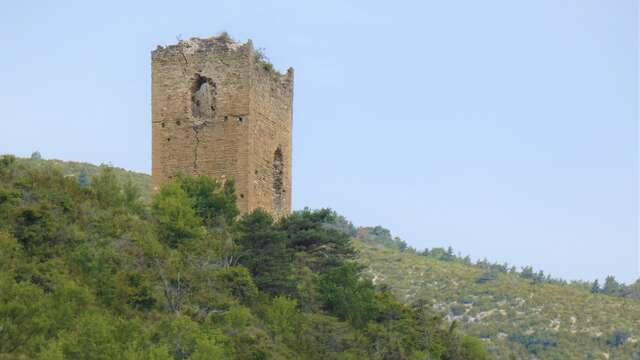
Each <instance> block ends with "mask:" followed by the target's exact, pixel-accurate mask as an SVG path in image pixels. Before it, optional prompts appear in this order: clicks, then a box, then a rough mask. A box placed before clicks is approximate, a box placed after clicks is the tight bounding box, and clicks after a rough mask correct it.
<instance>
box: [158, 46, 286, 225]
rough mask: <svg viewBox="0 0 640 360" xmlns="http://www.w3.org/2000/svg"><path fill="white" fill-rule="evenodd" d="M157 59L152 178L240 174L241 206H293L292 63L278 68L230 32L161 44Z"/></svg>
mask: <svg viewBox="0 0 640 360" xmlns="http://www.w3.org/2000/svg"><path fill="white" fill-rule="evenodd" d="M151 65H152V66H151V67H152V71H151V72H152V85H151V93H152V95H151V98H152V178H153V187H154V189H155V190H157V189H158V188H159V186H160V185H161V184H162V183H163V182H164V181H166V180H167V179H169V178H170V177H171V176H173V175H174V174H175V173H177V172H182V173H184V174H188V175H206V176H210V177H212V178H215V179H218V180H219V181H225V179H229V178H234V179H235V181H236V194H237V196H238V207H239V208H240V211H241V212H243V213H246V212H249V211H252V210H254V209H256V208H263V209H265V210H267V211H269V212H270V213H271V214H273V215H274V216H275V217H280V216H282V215H285V214H288V213H289V212H290V211H291V126H292V100H293V69H291V68H290V69H289V70H288V71H287V73H286V74H280V73H279V72H277V71H276V70H274V69H273V67H272V66H271V64H270V63H268V62H266V61H265V60H264V58H263V57H262V56H261V54H260V52H258V51H256V50H255V49H254V48H253V45H252V43H251V40H249V41H247V42H246V43H245V44H239V43H236V42H234V41H233V40H232V39H230V38H229V37H228V36H226V35H225V34H223V35H221V36H219V37H213V38H208V39H198V38H192V39H190V40H188V41H180V42H178V44H176V45H171V46H167V47H160V46H159V47H158V48H157V49H156V50H154V51H153V52H152V54H151Z"/></svg>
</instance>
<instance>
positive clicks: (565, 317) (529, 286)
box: [359, 242, 640, 359]
mask: <svg viewBox="0 0 640 360" xmlns="http://www.w3.org/2000/svg"><path fill="white" fill-rule="evenodd" d="M359 250H360V253H361V260H362V262H363V263H364V264H366V265H368V266H369V267H370V269H371V272H372V274H371V276H372V277H373V278H374V279H375V281H376V282H377V283H386V284H389V285H390V286H391V287H392V288H393V289H394V291H395V292H396V293H397V295H398V296H399V298H400V299H402V300H403V301H406V302H408V303H411V302H413V301H416V300H418V299H423V300H426V301H428V302H430V303H431V304H432V305H433V307H434V308H435V309H436V310H438V311H441V312H443V313H445V314H448V318H449V319H450V320H457V321H458V322H459V323H460V324H462V325H463V326H464V327H465V328H466V329H467V332H468V333H469V334H471V335H476V336H479V337H481V338H484V339H486V341H488V342H489V343H490V345H489V346H488V347H489V348H491V349H492V351H493V353H494V354H495V355H496V356H497V357H498V358H505V359H509V354H513V355H515V357H516V358H535V357H536V356H537V357H538V358H541V359H556V358H557V359H573V358H575V359H588V358H593V359H600V358H603V359H604V358H607V355H609V358H611V359H632V358H633V357H632V356H634V355H632V354H634V353H635V352H636V351H638V350H639V348H640V301H638V300H631V299H624V298H619V297H612V296H607V295H600V294H598V295H594V294H591V293H590V292H588V291H586V290H581V289H578V288H576V287H573V286H567V285H558V284H533V283H532V282H531V281H528V280H525V279H521V278H520V277H518V276H516V275H509V274H499V275H498V277H497V279H495V280H492V281H489V282H487V283H483V284H479V283H476V278H477V277H478V276H479V275H480V274H482V273H483V272H484V271H483V270H482V269H480V268H478V267H475V266H468V265H464V264H461V263H455V262H445V261H441V260H436V259H432V258H427V257H423V256H419V255H416V254H413V253H410V252H405V253H401V252H399V251H397V250H391V249H387V248H384V247H382V246H378V245H376V244H371V243H368V244H365V243H363V242H359ZM454 313H455V314H457V315H454ZM616 330H623V331H626V332H629V334H630V337H629V338H628V339H626V341H624V343H623V344H622V345H619V346H611V345H609V344H607V340H608V339H610V337H611V335H612V334H613V333H614V331H616ZM610 341H611V340H610ZM554 342H555V345H553V343H554ZM526 345H528V346H529V349H530V350H531V351H528V350H527V349H525V346H526ZM638 355H640V353H638Z"/></svg>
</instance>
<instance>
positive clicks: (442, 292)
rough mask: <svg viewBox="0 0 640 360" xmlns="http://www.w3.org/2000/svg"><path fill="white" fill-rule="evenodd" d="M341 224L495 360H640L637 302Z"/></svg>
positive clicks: (65, 168) (377, 262)
mask: <svg viewBox="0 0 640 360" xmlns="http://www.w3.org/2000/svg"><path fill="white" fill-rule="evenodd" d="M19 162H20V163H22V164H24V165H25V166H28V167H31V168H38V169H45V168H51V169H58V170H60V171H61V172H62V173H63V174H65V175H66V176H68V177H72V178H74V179H76V180H78V177H79V176H80V174H81V173H83V172H84V173H86V174H87V175H88V178H89V179H90V178H92V177H93V176H97V175H99V174H100V172H101V171H102V170H103V169H104V167H98V166H94V165H91V164H85V163H73V162H62V161H57V160H55V161H51V160H47V161H45V160H31V159H20V160H19ZM113 172H114V174H115V176H116V177H117V178H118V179H119V180H120V181H121V182H122V183H125V182H129V181H130V182H132V183H133V184H137V185H138V186H140V187H141V189H142V192H141V194H142V195H143V196H142V197H143V198H144V199H145V200H144V201H143V202H144V203H149V202H150V190H149V187H150V177H149V176H148V175H145V174H138V173H134V172H129V171H126V170H123V169H114V170H113ZM338 220H339V221H337V222H336V223H335V224H333V227H334V228H336V229H339V230H340V231H342V232H345V233H348V234H350V235H352V236H353V237H356V238H357V240H355V241H354V245H355V247H356V248H357V250H358V251H359V255H358V256H359V257H358V260H359V261H360V262H361V263H363V264H364V265H366V266H367V270H366V271H365V274H367V275H368V276H370V277H371V279H373V282H374V283H376V284H377V285H382V284H387V285H388V286H389V287H390V289H391V290H392V291H393V292H394V293H395V294H396V296H397V297H398V299H399V300H400V301H402V302H404V303H406V304H416V303H424V304H425V305H426V307H427V308H429V309H432V310H433V311H434V312H436V313H439V314H442V316H444V319H445V320H446V321H453V320H455V322H456V324H458V326H460V327H461V328H463V329H464V330H465V332H467V333H469V334H471V335H474V336H477V337H479V338H481V339H483V342H484V343H485V345H486V347H487V348H488V349H489V350H490V351H491V353H492V354H493V355H494V356H495V357H496V358H497V359H510V358H516V359H535V358H538V359H589V358H590V359H607V358H609V359H635V358H640V301H638V300H634V299H630V298H628V299H627V298H622V297H617V296H609V295H604V294H592V293H591V291H589V290H590V289H589V288H585V287H584V286H577V285H570V284H562V283H561V282H558V281H540V280H539V279H538V278H537V277H535V276H533V277H532V278H523V275H522V274H521V273H513V272H511V271H492V270H491V269H490V267H483V266H481V265H474V264H469V263H466V262H464V261H458V260H460V259H458V260H456V261H446V260H442V258H445V257H441V258H440V259H439V258H436V257H433V256H423V255H421V254H420V253H418V252H416V251H414V250H412V249H406V244H402V243H401V242H400V243H399V242H397V240H396V239H393V238H392V237H391V235H390V233H388V231H386V230H385V229H383V228H379V227H377V228H360V229H359V230H360V231H357V229H356V228H355V227H353V225H351V224H350V223H348V221H346V219H344V218H338ZM367 229H369V230H367ZM371 229H373V230H371ZM374 233H375V234H374ZM374 235H375V236H374ZM401 250H403V251H401ZM634 356H635V357H634Z"/></svg>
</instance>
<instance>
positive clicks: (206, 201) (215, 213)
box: [177, 174, 240, 226]
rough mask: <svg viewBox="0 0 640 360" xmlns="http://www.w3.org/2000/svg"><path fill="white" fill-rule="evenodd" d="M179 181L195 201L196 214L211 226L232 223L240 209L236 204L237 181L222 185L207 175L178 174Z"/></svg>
mask: <svg viewBox="0 0 640 360" xmlns="http://www.w3.org/2000/svg"><path fill="white" fill-rule="evenodd" d="M177 181H178V183H179V184H180V186H181V187H182V189H183V190H184V191H185V192H186V193H187V195H188V196H189V198H191V200H192V201H193V208H194V209H195V211H196V214H197V215H198V216H199V217H200V218H201V219H202V220H203V222H204V223H205V224H207V225H209V226H214V225H220V224H231V223H232V222H233V221H234V220H235V219H236V217H237V216H238V214H239V213H240V211H239V210H238V207H237V205H236V194H235V182H234V181H233V180H227V181H225V183H224V184H223V185H222V188H221V186H220V184H219V183H218V182H217V181H216V180H213V179H211V178H209V177H207V176H198V177H188V176H184V175H182V174H178V176H177Z"/></svg>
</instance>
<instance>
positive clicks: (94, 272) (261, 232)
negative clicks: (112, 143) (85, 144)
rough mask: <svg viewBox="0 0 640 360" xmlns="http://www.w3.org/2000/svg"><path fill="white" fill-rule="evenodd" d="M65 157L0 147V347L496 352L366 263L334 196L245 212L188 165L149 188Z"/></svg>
mask: <svg viewBox="0 0 640 360" xmlns="http://www.w3.org/2000/svg"><path fill="white" fill-rule="evenodd" d="M66 165H68V163H67V164H61V163H55V162H54V163H50V162H45V161H43V160H41V159H30V160H20V161H18V160H16V159H15V158H14V157H12V156H3V157H0V358H1V359H22V358H35V359H427V358H428V359H488V358H489V357H488V355H487V354H486V352H485V350H484V348H483V344H482V341H480V340H479V339H477V338H474V337H470V336H466V335H464V334H462V333H461V332H460V331H459V330H458V329H457V327H456V325H455V324H456V323H455V322H454V323H451V324H450V323H448V322H447V321H446V320H445V319H443V317H442V316H440V315H438V314H436V313H435V312H434V311H433V310H432V309H431V307H430V306H428V304H420V303H416V304H413V305H411V306H410V305H405V304H402V303H400V302H399V301H397V300H396V299H395V298H394V296H393V295H392V294H391V292H390V291H389V290H388V288H386V287H384V286H379V287H377V286H375V285H374V283H373V282H372V281H371V280H368V279H367V278H366V277H363V276H362V275H363V273H366V271H367V270H366V269H365V268H364V267H363V266H361V265H360V264H358V263H357V262H356V261H355V259H356V251H355V249H354V247H353V241H352V238H351V237H350V236H349V235H348V234H345V233H344V232H342V231H340V230H339V229H337V228H336V227H337V226H338V225H336V224H340V220H339V219H338V218H337V217H336V215H335V214H334V213H332V212H331V211H328V210H320V211H309V210H305V211H301V212H296V213H294V214H292V215H291V216H288V217H286V218H283V219H279V220H274V219H272V218H271V216H270V215H269V214H267V213H266V212H263V211H255V212H253V213H250V214H247V215H245V216H242V217H238V209H237V207H236V205H235V193H234V187H233V182H226V183H224V184H223V185H221V184H218V183H216V182H215V181H213V180H210V179H208V178H206V177H197V178H190V177H185V176H178V177H176V179H175V180H174V181H173V182H170V183H168V184H166V185H165V186H163V187H162V188H161V189H160V191H159V192H158V193H157V194H155V195H154V196H153V198H152V200H151V202H150V203H145V202H144V201H141V197H140V194H141V193H140V189H139V188H138V187H137V186H136V185H135V181H134V179H128V180H126V181H125V182H124V183H123V182H121V181H119V180H118V178H119V177H121V178H122V176H123V175H125V174H123V173H121V172H119V171H116V170H114V169H112V168H109V167H102V168H101V169H100V172H99V173H92V172H91V171H90V170H91V168H90V167H89V168H85V167H82V166H81V167H80V168H79V169H80V170H78V171H81V170H82V169H84V171H86V172H87V175H88V176H87V178H86V179H84V178H83V177H81V176H79V174H76V173H74V174H73V175H74V176H69V172H68V171H67V170H65V169H64V167H65V166H66ZM74 166H75V165H74ZM74 171H76V170H74ZM134 177H135V176H134ZM85 180H87V181H85Z"/></svg>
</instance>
